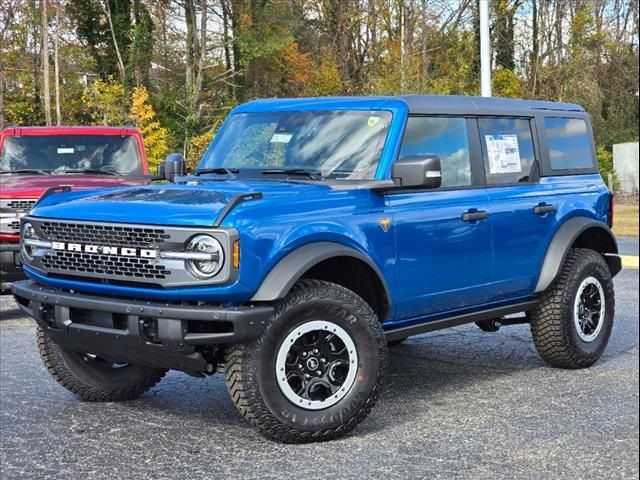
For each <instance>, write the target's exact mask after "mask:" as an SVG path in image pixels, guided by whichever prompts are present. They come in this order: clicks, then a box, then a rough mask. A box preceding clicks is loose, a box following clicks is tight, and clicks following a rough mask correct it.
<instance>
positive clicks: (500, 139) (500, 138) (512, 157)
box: [484, 134, 522, 174]
mask: <svg viewBox="0 0 640 480" xmlns="http://www.w3.org/2000/svg"><path fill="white" fill-rule="evenodd" d="M484 139H485V142H486V144H487V156H488V157H489V172H490V173H491V174H501V173H520V172H521V171H522V164H521V162H520V150H519V149H518V136H517V135H515V134H514V135H485V136H484Z"/></svg>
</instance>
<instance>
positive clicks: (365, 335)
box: [225, 279, 387, 443]
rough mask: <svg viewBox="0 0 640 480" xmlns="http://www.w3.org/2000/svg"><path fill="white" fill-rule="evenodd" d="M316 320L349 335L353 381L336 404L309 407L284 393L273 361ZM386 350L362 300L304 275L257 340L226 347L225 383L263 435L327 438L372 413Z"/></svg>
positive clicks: (375, 321) (296, 440)
mask: <svg viewBox="0 0 640 480" xmlns="http://www.w3.org/2000/svg"><path fill="white" fill-rule="evenodd" d="M317 319H318V320H325V321H330V322H333V323H335V324H336V325H338V326H340V327H341V328H343V329H344V330H345V331H346V332H347V333H348V334H349V336H350V337H351V338H352V339H353V342H354V344H355V347H356V350H357V354H358V366H357V370H356V371H357V377H356V378H357V379H356V380H355V381H354V383H353V385H352V387H351V388H350V390H349V391H348V393H347V394H346V395H345V396H344V397H343V398H341V399H340V400H339V401H338V402H337V403H336V404H334V405H332V406H330V407H327V408H324V409H322V410H307V409H304V408H300V406H298V405H295V404H294V403H292V402H290V401H289V400H288V399H287V398H286V397H285V395H284V394H283V392H282V391H281V389H280V386H279V385H278V383H277V378H276V368H275V365H276V356H277V352H278V350H279V348H280V346H281V345H282V343H283V342H284V340H285V338H286V337H287V335H289V333H290V332H292V331H294V329H296V328H299V327H300V326H301V325H304V324H305V323H308V322H309V321H313V320H317ZM386 354H387V344H386V340H385V337H384V333H383V331H382V328H381V326H380V323H379V321H378V318H377V316H376V315H375V313H374V312H373V310H372V309H371V307H370V306H369V305H368V304H367V303H366V302H365V301H364V300H363V299H362V298H360V297H359V296H357V295H356V294H354V293H353V292H351V291H350V290H347V289H346V288H343V287H341V286H339V285H336V284H334V283H330V282H325V281H320V280H307V279H305V280H301V281H299V282H298V283H297V284H296V285H295V286H294V287H293V288H292V289H291V291H290V292H289V294H288V295H287V296H286V297H285V298H284V299H283V300H282V301H280V302H278V303H277V304H276V305H275V312H274V314H273V316H272V318H271V320H270V321H269V324H268V325H267V327H266V329H265V331H264V333H263V335H262V336H261V337H260V338H259V339H257V340H256V341H254V342H252V343H243V344H235V345H231V346H230V347H229V348H228V349H227V351H226V356H225V373H226V381H227V387H228V389H229V393H230V395H231V398H232V400H233V403H234V404H235V406H236V408H237V409H238V411H239V412H240V414H241V415H242V416H243V417H244V418H245V419H246V420H247V421H249V422H250V423H251V424H252V425H254V426H255V427H256V428H257V429H258V430H259V431H260V432H261V433H262V434H263V435H264V436H265V437H267V438H269V439H272V440H276V441H279V442H283V443H308V442H315V441H323V440H330V439H333V438H336V437H339V436H341V435H344V434H345V433H347V432H349V431H350V430H352V429H353V428H354V427H355V426H356V425H358V424H359V423H360V422H362V421H363V420H364V419H365V418H366V417H367V415H368V414H369V412H371V409H372V408H373V406H374V405H375V403H376V400H377V398H378V394H379V392H380V389H381V385H382V375H383V372H384V370H385V366H386Z"/></svg>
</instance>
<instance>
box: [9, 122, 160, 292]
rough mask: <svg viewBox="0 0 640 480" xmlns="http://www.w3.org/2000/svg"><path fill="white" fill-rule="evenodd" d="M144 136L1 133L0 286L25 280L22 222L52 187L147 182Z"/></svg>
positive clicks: (70, 130) (47, 130)
mask: <svg viewBox="0 0 640 480" xmlns="http://www.w3.org/2000/svg"><path fill="white" fill-rule="evenodd" d="M148 173H149V167H148V164H147V157H146V155H145V152H144V145H143V143H142V135H140V132H139V131H138V130H136V129H135V128H132V127H10V128H5V129H4V130H2V132H0V276H1V279H0V283H1V284H2V285H1V287H2V290H4V289H5V288H6V287H7V285H6V284H7V283H8V282H12V281H14V280H18V279H20V278H22V277H23V274H22V268H21V267H20V258H19V245H18V244H19V240H20V217H21V216H22V215H24V214H26V213H28V212H29V210H31V207H33V205H34V204H35V203H36V201H37V200H38V198H40V196H41V195H42V194H43V193H45V192H46V191H47V190H49V189H50V188H52V187H59V186H61V185H72V186H73V187H74V188H83V189H89V188H101V187H118V186H124V185H135V184H143V183H147V179H146V177H145V176H146V175H148Z"/></svg>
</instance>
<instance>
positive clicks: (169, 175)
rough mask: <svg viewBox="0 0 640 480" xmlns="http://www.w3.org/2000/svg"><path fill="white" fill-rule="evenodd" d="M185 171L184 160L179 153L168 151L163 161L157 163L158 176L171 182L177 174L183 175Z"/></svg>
mask: <svg viewBox="0 0 640 480" xmlns="http://www.w3.org/2000/svg"><path fill="white" fill-rule="evenodd" d="M186 171H187V167H186V162H185V161H184V157H183V156H182V154H181V153H170V154H169V155H167V158H166V159H165V161H164V162H162V163H161V164H160V165H158V176H159V177H160V178H161V179H164V180H167V181H168V182H173V179H174V177H176V176H177V175H184V174H185V173H186Z"/></svg>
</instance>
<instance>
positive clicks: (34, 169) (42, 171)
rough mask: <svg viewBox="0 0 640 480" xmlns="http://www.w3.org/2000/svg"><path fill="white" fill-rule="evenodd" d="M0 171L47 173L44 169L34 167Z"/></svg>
mask: <svg viewBox="0 0 640 480" xmlns="http://www.w3.org/2000/svg"><path fill="white" fill-rule="evenodd" d="M0 173H37V174H38V175H49V174H48V173H47V172H45V171H44V170H38V169H36V168H19V169H18V170H0Z"/></svg>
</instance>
